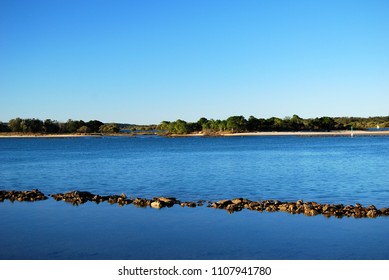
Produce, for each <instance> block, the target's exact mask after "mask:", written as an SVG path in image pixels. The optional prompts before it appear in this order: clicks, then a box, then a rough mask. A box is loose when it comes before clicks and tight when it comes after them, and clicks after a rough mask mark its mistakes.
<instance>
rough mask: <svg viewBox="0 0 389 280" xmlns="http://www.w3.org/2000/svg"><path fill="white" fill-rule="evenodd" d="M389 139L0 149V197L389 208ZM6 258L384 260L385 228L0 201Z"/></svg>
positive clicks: (275, 216) (100, 141) (383, 221)
mask: <svg viewBox="0 0 389 280" xmlns="http://www.w3.org/2000/svg"><path fill="white" fill-rule="evenodd" d="M388 166H389V137H354V138H348V137H313V138H308V137H306V138H305V137H304V138H303V137H226V138H197V137H193V138H160V137H137V138H126V137H103V138H67V139H65V138H64V139H0V189H19V190H25V189H31V188H38V189H40V190H41V191H43V192H44V193H47V194H48V193H56V192H65V191H69V190H75V189H77V190H87V191H91V192H94V193H98V194H102V195H103V194H120V193H122V192H124V193H126V194H127V195H128V196H131V195H133V196H141V197H147V198H151V197H154V196H160V195H163V196H173V197H176V198H178V199H180V200H198V199H209V200H218V199H223V198H234V197H245V198H249V199H252V200H257V199H280V200H288V201H293V200H298V199H303V200H306V201H317V202H320V203H344V204H349V203H350V204H354V203H356V202H359V203H362V204H363V205H366V206H367V205H370V204H374V205H376V206H377V207H387V206H389V176H388V175H387V174H388V170H389V168H388ZM0 217H1V219H0V237H1V238H2V240H7V242H5V244H7V245H5V246H3V247H2V248H1V249H0V258H2V259H153V258H154V259H245V258H246V259H389V241H388V239H387V236H389V219H387V218H378V219H348V218H343V219H334V218H331V219H326V218H324V217H322V216H317V217H305V216H302V215H289V214H286V213H262V214H261V213H257V212H249V211H242V212H239V213H235V214H233V215H228V214H227V213H226V212H225V211H221V210H214V209H209V208H206V207H201V208H196V209H187V208H184V209H182V208H180V207H177V206H176V207H173V208H171V209H162V210H160V211H157V210H155V209H137V208H135V207H134V206H127V207H122V208H119V207H117V206H112V205H109V204H100V205H94V204H92V203H87V204H85V205H81V206H79V207H73V206H70V205H67V204H65V203H62V202H55V201H52V200H48V201H44V202H35V203H14V204H12V203H9V202H4V203H0Z"/></svg>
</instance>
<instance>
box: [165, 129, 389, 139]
mask: <svg viewBox="0 0 389 280" xmlns="http://www.w3.org/2000/svg"><path fill="white" fill-rule="evenodd" d="M169 136H170V137H196V136H198V137H202V136H208V137H223V136H226V137H237V136H301V137H315V136H317V137H331V136H334V137H336V136H343V137H351V136H389V131H386V130H385V131H384V130H376V131H374V130H372V131H370V130H354V131H350V130H333V131H261V132H241V133H230V132H227V133H215V134H207V133H192V134H173V135H169Z"/></svg>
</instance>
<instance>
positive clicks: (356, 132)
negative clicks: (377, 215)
mask: <svg viewBox="0 0 389 280" xmlns="http://www.w3.org/2000/svg"><path fill="white" fill-rule="evenodd" d="M137 135H139V136H140V135H145V134H128V133H117V134H80V133H78V134H28V133H26V134H23V133H0V138H78V137H104V136H110V137H112V136H113V137H126V136H127V137H134V136H137ZM146 135H157V134H154V133H153V134H146ZM162 136H165V135H162ZM166 136H168V137H224V136H225V137H237V136H301V137H315V136H319V137H320V136H328V137H329V136H343V137H346V136H348V137H351V136H389V130H384V131H383V130H376V131H374V130H354V131H350V130H334V131H328V132H327V131H269V132H242V133H217V134H205V133H192V134H173V135H166Z"/></svg>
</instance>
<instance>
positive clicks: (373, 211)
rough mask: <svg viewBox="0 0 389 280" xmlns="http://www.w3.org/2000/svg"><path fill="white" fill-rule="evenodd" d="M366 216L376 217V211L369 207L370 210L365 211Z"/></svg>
mask: <svg viewBox="0 0 389 280" xmlns="http://www.w3.org/2000/svg"><path fill="white" fill-rule="evenodd" d="M366 216H367V217H369V218H376V217H377V216H378V215H377V211H376V210H373V209H371V210H369V211H367V213H366Z"/></svg>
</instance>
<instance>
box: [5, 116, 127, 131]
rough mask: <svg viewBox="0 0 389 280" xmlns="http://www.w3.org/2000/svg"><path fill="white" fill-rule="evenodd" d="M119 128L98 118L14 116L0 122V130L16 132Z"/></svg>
mask: <svg viewBox="0 0 389 280" xmlns="http://www.w3.org/2000/svg"><path fill="white" fill-rule="evenodd" d="M119 131H120V128H119V126H118V125H117V124H114V123H113V124H104V123H103V122H101V121H98V120H90V121H88V122H85V121H83V120H72V119H69V120H68V121H67V122H58V121H55V120H51V119H46V120H40V119H34V118H33V119H22V118H15V119H11V120H9V121H8V123H7V124H5V123H1V122H0V132H18V133H44V134H60V133H118V132H119Z"/></svg>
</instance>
